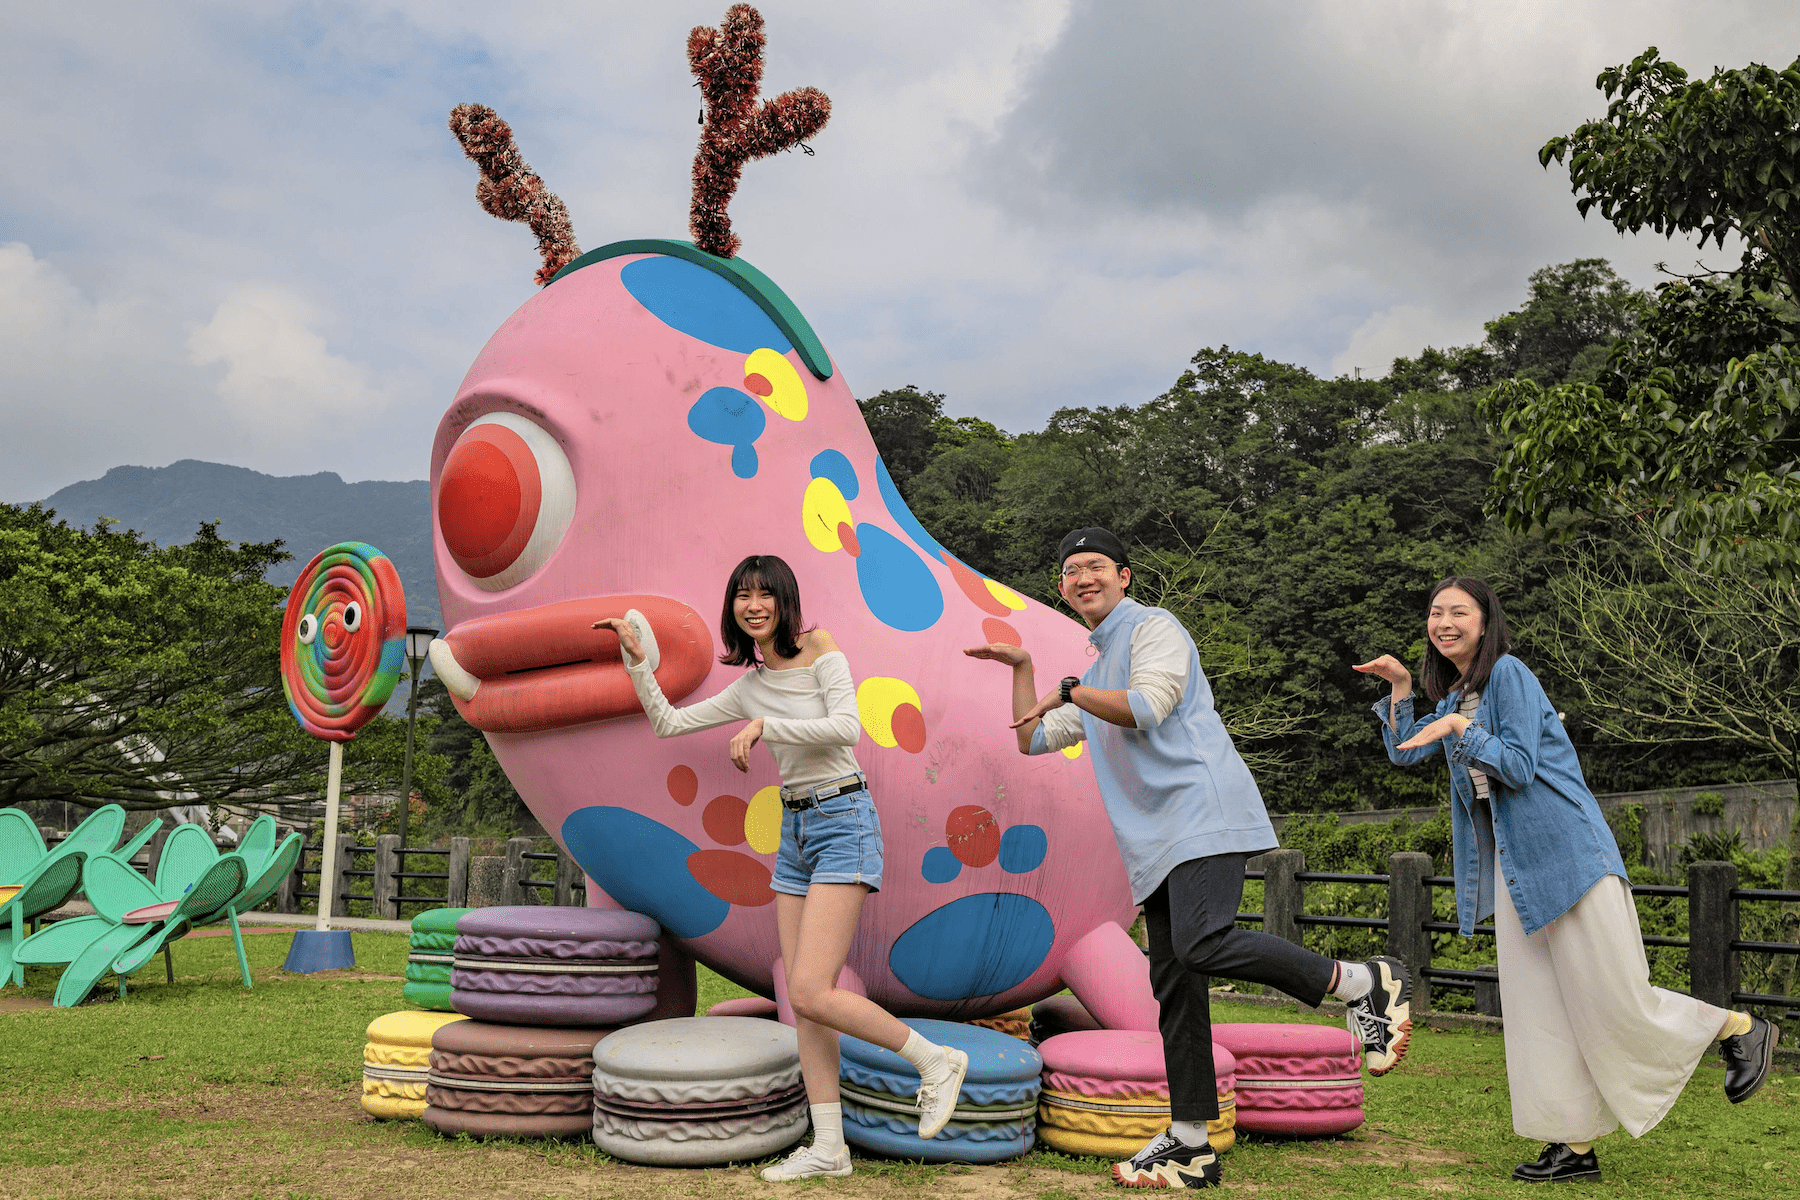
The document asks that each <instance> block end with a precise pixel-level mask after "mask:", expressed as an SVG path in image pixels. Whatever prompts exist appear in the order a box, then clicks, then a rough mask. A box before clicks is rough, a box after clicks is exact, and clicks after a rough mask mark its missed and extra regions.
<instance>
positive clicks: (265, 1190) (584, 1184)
mask: <svg viewBox="0 0 1800 1200" xmlns="http://www.w3.org/2000/svg"><path fill="white" fill-rule="evenodd" d="M56 1107H57V1108H59V1109H60V1110H61V1111H62V1112H64V1113H67V1112H68V1109H69V1107H80V1108H83V1109H85V1111H87V1112H91V1113H93V1114H94V1115H95V1118H96V1119H95V1120H94V1122H93V1126H94V1128H93V1131H92V1132H91V1133H90V1134H89V1135H88V1136H87V1137H85V1138H84V1142H85V1145H84V1147H83V1149H82V1152H81V1154H80V1158H79V1163H78V1165H77V1164H74V1163H71V1162H67V1161H57V1162H36V1163H32V1162H20V1161H18V1158H19V1157H24V1155H23V1154H8V1155H7V1157H8V1158H12V1159H13V1160H14V1161H12V1162H9V1163H8V1164H7V1167H6V1169H5V1170H4V1171H0V1198H4V1200H13V1198H14V1197H18V1198H20V1200H24V1198H26V1197H30V1198H32V1200H37V1198H39V1197H62V1196H94V1195H106V1196H113V1197H127V1198H136V1197H144V1198H148V1197H162V1198H166V1200H223V1198H225V1197H233V1198H237V1197H252V1198H254V1197H263V1198H268V1200H314V1198H315V1197H316V1198H319V1200H323V1198H325V1197H330V1198H331V1200H355V1198H361V1197H368V1198H369V1200H392V1197H395V1196H406V1197H408V1198H409V1200H413V1198H417V1200H432V1198H435V1197H444V1198H446V1200H450V1198H455V1200H466V1198H467V1197H470V1196H477V1197H481V1198H482V1200H510V1198H513V1197H520V1198H524V1197H533V1198H545V1197H548V1198H558V1200H560V1198H562V1197H603V1198H606V1200H663V1198H665V1197H671V1196H674V1197H695V1198H698V1200H739V1198H742V1200H763V1198H765V1197H779V1196H786V1195H791V1194H792V1191H793V1188H792V1187H791V1186H786V1185H784V1186H782V1187H776V1186H774V1185H771V1184H766V1183H764V1182H763V1181H762V1180H761V1179H760V1178H758V1177H757V1174H756V1171H755V1169H754V1168H752V1167H748V1166H735V1167H720V1168H712V1169H707V1170H678V1169H668V1168H656V1167H640V1166H635V1165H632V1164H629V1163H621V1162H616V1161H613V1160H611V1159H608V1158H606V1157H605V1156H604V1155H601V1154H599V1153H598V1152H597V1151H596V1150H595V1149H594V1147H593V1146H591V1145H588V1144H585V1143H557V1142H539V1143H527V1142H520V1143H485V1142H474V1141H449V1140H444V1139H439V1138H438V1137H437V1136H436V1135H434V1134H432V1133H431V1132H430V1131H429V1130H427V1129H425V1128H424V1126H423V1125H422V1124H420V1123H418V1122H411V1121H408V1122H397V1121H376V1120H373V1119H372V1118H370V1117H368V1116H367V1115H366V1114H365V1113H364V1112H363V1111H362V1108H361V1106H360V1105H359V1104H358V1102H357V1100H356V1097H355V1096H354V1095H346V1094H345V1093H344V1092H341V1091H335V1090H323V1089H296V1088H286V1089H267V1090H262V1089H214V1090H209V1091H203V1092H200V1093H197V1094H195V1095H193V1096H190V1097H183V1098H174V1099H171V1098H169V1097H166V1096H159V1097H156V1098H154V1099H149V1098H146V1099H145V1100H144V1101H142V1102H135V1103H134V1102H133V1100H132V1098H131V1097H130V1096H129V1095H119V1096H114V1097H109V1098H106V1099H101V1098H98V1097H95V1098H92V1099H91V1100H90V1101H89V1102H88V1103H86V1104H84V1105H72V1106H71V1105H62V1106H56ZM798 1186H801V1187H803V1188H806V1189H812V1188H821V1187H822V1188H825V1189H827V1191H828V1192H830V1193H832V1194H842V1195H845V1196H853V1197H857V1198H858V1200H886V1198H888V1197H895V1198H905V1200H925V1198H926V1197H928V1196H929V1197H930V1200H1070V1198H1074V1197H1086V1196H1090V1195H1096V1194H1099V1193H1100V1192H1102V1191H1106V1190H1110V1184H1109V1183H1108V1181H1107V1180H1106V1178H1105V1176H1096V1175H1082V1174H1075V1173H1071V1172H1068V1171H1062V1170H1058V1169H1056V1168H1054V1167H1045V1166H1036V1167H1034V1166H1029V1165H1025V1164H1020V1163H1007V1164H1002V1165H999V1166H992V1167H955V1166H951V1167H930V1166H919V1165H916V1164H906V1163H890V1162H862V1161H860V1160H859V1161H858V1163H857V1173H856V1174H855V1175H853V1176H851V1177H850V1178H848V1179H832V1180H820V1181H817V1182H816V1183H809V1184H803V1185H798Z"/></svg>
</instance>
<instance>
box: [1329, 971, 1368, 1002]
mask: <svg viewBox="0 0 1800 1200" xmlns="http://www.w3.org/2000/svg"><path fill="white" fill-rule="evenodd" d="M1337 966H1338V981H1337V987H1335V988H1333V989H1332V990H1331V994H1332V995H1334V996H1336V997H1337V998H1338V999H1339V1000H1342V1001H1343V1002H1344V1003H1346V1004H1349V1003H1351V1002H1352V1001H1356V1000H1361V999H1362V998H1363V997H1364V996H1366V995H1368V994H1369V993H1370V992H1371V991H1373V990H1374V989H1375V973H1374V972H1373V971H1371V970H1369V966H1368V964H1367V963H1359V962H1340V963H1338V965H1337Z"/></svg>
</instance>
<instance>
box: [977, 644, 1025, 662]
mask: <svg viewBox="0 0 1800 1200" xmlns="http://www.w3.org/2000/svg"><path fill="white" fill-rule="evenodd" d="M963 653H964V654H966V655H968V656H969V657H970V658H985V659H987V660H988V661H989V662H997V663H1005V664H1006V665H1007V666H1009V667H1022V666H1024V665H1025V664H1026V663H1028V662H1030V661H1031V653H1030V652H1029V651H1028V650H1026V649H1025V647H1023V646H1015V645H1013V644H1012V643H1011V642H989V643H988V644H987V645H985V646H970V647H969V648H968V649H967V650H964V651H963Z"/></svg>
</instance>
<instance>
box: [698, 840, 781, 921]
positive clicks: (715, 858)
mask: <svg viewBox="0 0 1800 1200" xmlns="http://www.w3.org/2000/svg"><path fill="white" fill-rule="evenodd" d="M687 869H688V873H689V874H691V875H693V877H694V878H695V880H697V881H698V882H699V884H700V886H701V887H703V888H705V889H706V890H707V891H709V892H711V893H712V894H713V895H715V896H717V897H718V898H719V899H721V900H723V901H725V903H727V904H742V905H743V906H744V907H746V908H757V907H760V906H761V905H764V904H767V903H769V902H770V901H772V900H774V899H775V890H774V889H773V888H771V887H770V886H769V880H770V879H772V878H774V876H773V875H771V874H770V872H769V868H767V867H765V866H763V865H762V864H761V863H759V862H757V861H756V860H755V859H754V858H751V857H750V856H749V855H748V854H739V853H738V852H737V851H736V850H696V851H694V853H692V854H690V855H688V860H687Z"/></svg>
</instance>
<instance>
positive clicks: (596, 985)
mask: <svg viewBox="0 0 1800 1200" xmlns="http://www.w3.org/2000/svg"><path fill="white" fill-rule="evenodd" d="M656 939H657V928H656V922H655V921H652V920H651V919H650V918H649V917H646V916H642V915H640V914H638V913H631V912H622V911H619V910H617V909H601V908H552V907H547V906H544V907H540V906H535V905H532V906H501V907H495V908H475V909H470V910H469V911H468V912H466V913H464V914H463V915H462V916H461V917H459V918H457V921H456V942H455V948H454V950H453V952H452V954H453V957H452V962H451V969H450V988H451V991H450V1003H451V1005H452V1006H454V1007H455V1009H456V1011H457V1012H460V1013H465V1014H467V1015H468V1016H471V1017H475V1018H476V1019H478V1020H482V1021H498V1022H505V1023H511V1024H519V1025H581V1026H602V1025H605V1026H613V1025H622V1024H624V1023H625V1022H627V1021H634V1020H636V1019H638V1018H639V1017H642V1016H644V1015H645V1014H646V1013H648V1012H649V1011H650V1010H651V1009H653V1008H655V1007H656V981H657V960H656V952H657V940H656Z"/></svg>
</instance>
